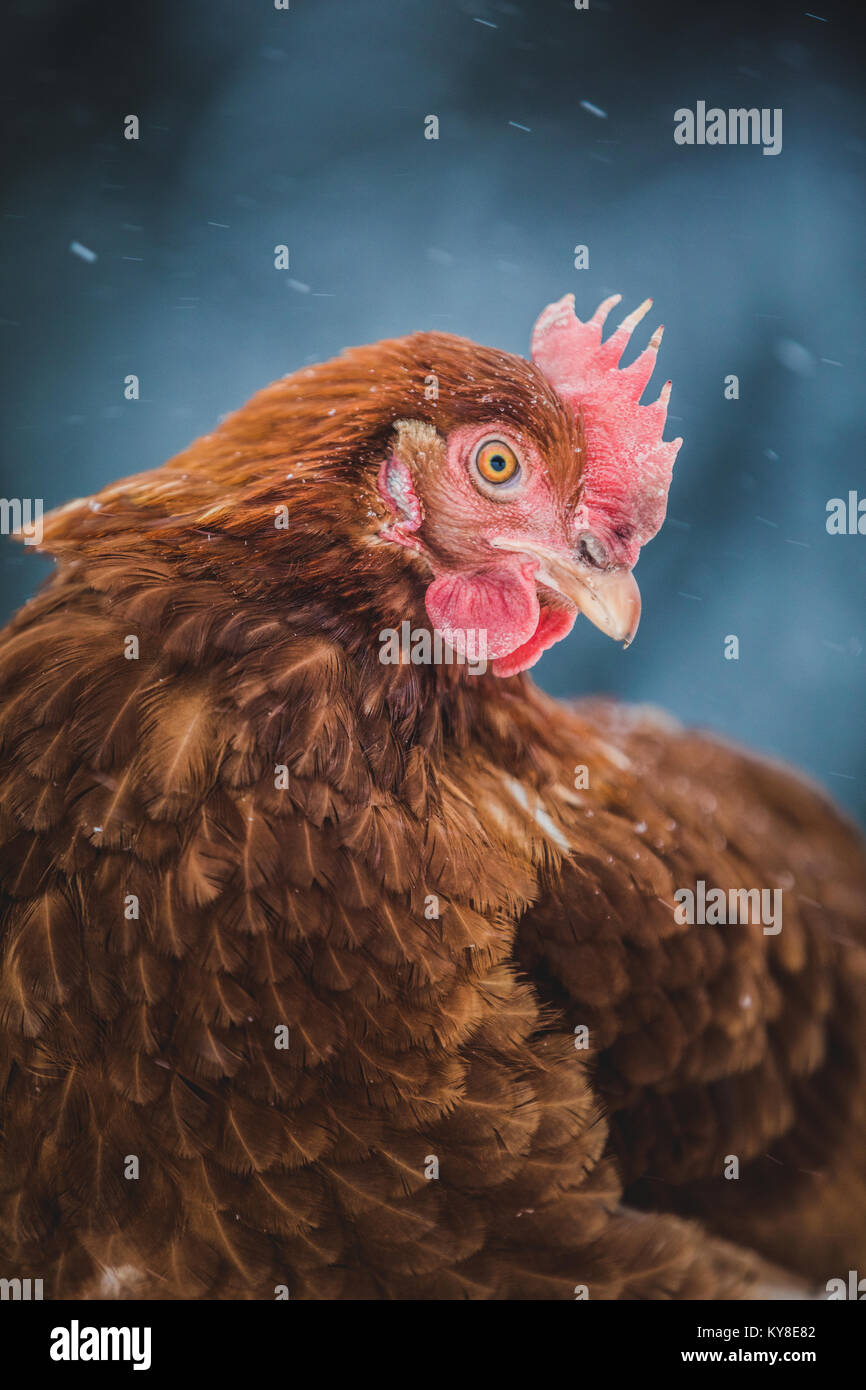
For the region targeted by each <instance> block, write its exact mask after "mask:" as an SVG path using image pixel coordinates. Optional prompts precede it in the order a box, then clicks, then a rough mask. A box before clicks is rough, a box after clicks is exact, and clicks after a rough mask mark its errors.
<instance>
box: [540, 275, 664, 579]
mask: <svg viewBox="0 0 866 1390" xmlns="http://www.w3.org/2000/svg"><path fill="white" fill-rule="evenodd" d="M621 298H622V296H621V295H618V294H615V295H612V296H611V297H610V299H606V300H605V301H604V303H603V304H600V305H599V306H598V308H597V309H596V311H595V313H594V314H593V316H592V318H591V319H590V320H589V321H588V322H587V323H581V321H580V319H579V318H578V317H577V315H576V314H575V312H574V295H573V294H567V295H566V296H565V298H564V299H560V300H559V301H558V302H557V303H556V304H550V305H549V306H548V307H547V308H546V309H545V310H544V313H543V314H542V315H541V317H540V318H539V320H538V322H537V323H536V325H535V328H534V330H533V334H532V359H533V361H534V362H535V364H536V365H537V366H538V367H540V368H541V370H542V372H544V375H545V376H546V377H547V379H548V381H549V382H550V384H551V386H553V388H554V390H556V391H557V393H558V394H559V395H560V396H562V397H563V399H564V400H566V401H568V403H569V405H571V406H572V408H573V409H574V410H575V412H577V411H579V410H581V411H582V412H583V423H584V429H585V432H586V461H585V464H584V470H583V490H582V495H581V502H582V506H583V507H584V508H585V509H586V511H587V512H588V513H589V514H592V513H596V514H597V513H599V512H601V513H603V514H604V515H605V517H606V518H607V520H608V522H609V524H610V525H611V526H613V527H614V528H619V529H621V530H627V532H628V533H630V536H631V539H630V541H629V543H628V544H627V546H626V550H627V552H628V557H627V558H628V559H629V561H630V564H632V565H633V564H634V562H635V560H636V559H637V553H638V551H639V549H640V547H641V546H642V545H644V544H645V543H646V541H648V540H650V539H651V538H652V537H653V536H654V535H655V533H656V531H658V529H659V527H660V526H661V524H662V522H663V521H664V517H665V511H666V509H667V496H668V488H669V487H670V482H671V473H672V471H673V466H674V459H675V458H676V455H677V450H678V449H679V447H680V445H681V444H682V442H683V441H682V440H681V439H673V440H665V439H662V434H663V432H664V427H665V419H666V417H667V411H668V400H669V399H670V392H671V383H670V382H669V381H667V382H665V384H664V386H663V387H662V390H661V394H660V396H659V398H658V400H656V401H653V402H652V403H651V404H650V405H640V404H639V401H640V397H641V394H642V392H643V390H644V387H645V386H646V384H647V382H648V381H649V379H650V376H651V375H652V371H653V368H654V366H655V362H656V354H657V353H658V347H659V343H660V342H661V339H662V329H661V328H657V329H656V331H655V333H654V334H653V335H652V338H651V339H650V342H649V345H648V347H646V348H644V350H643V352H642V353H641V354H640V356H639V357H637V358H636V359H635V361H634V362H632V364H631V366H629V367H625V368H623V369H622V370H620V368H619V361H620V359H621V357H622V355H623V353H624V351H625V349H626V346H627V344H628V341H629V338H630V337H631V335H632V331H633V330H634V328H635V327H636V325H637V324H638V323H640V320H641V319H642V318H643V316H644V314H645V313H646V312H647V310H648V309H649V308H650V306H651V305H652V300H651V299H647V300H645V301H644V303H643V304H641V306H640V308H639V309H635V311H634V313H631V314H629V315H628V317H627V318H625V319H623V321H622V323H621V324H620V326H619V328H617V329H616V331H615V332H614V333H612V334H611V336H610V337H609V338H608V339H607V340H606V341H605V342H602V341H601V330H602V326H603V324H604V321H605V319H606V318H607V316H608V314H609V313H610V311H611V309H612V308H613V306H614V305H615V304H618V303H619V301H620V299H621Z"/></svg>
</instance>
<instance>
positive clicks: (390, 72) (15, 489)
mask: <svg viewBox="0 0 866 1390" xmlns="http://www.w3.org/2000/svg"><path fill="white" fill-rule="evenodd" d="M816 4H817V9H818V13H817V16H810V15H808V14H807V13H805V12H804V11H803V10H802V9H800V8H797V7H796V6H795V5H786V6H781V5H779V6H776V5H773V4H763V5H761V6H760V7H758V6H756V5H754V4H752V5H744V4H740V3H737V2H736V0H735V3H731V4H716V5H714V6H711V7H706V8H703V7H699V6H697V5H694V4H664V3H662V4H646V3H639V2H638V0H635V2H634V3H617V0H609V2H608V3H603V2H602V0H590V8H589V10H588V11H577V10H575V8H574V5H573V3H572V0H542V2H541V3H528V0H524V3H508V0H436V3H435V4H433V3H430V0H402V3H395V2H394V0H391V2H390V3H388V2H386V0H329V2H328V3H327V4H325V3H314V0H291V8H290V9H289V10H288V11H279V10H276V9H275V8H274V6H273V3H272V0H257V3H241V0H235V2H234V3H229V0H186V2H185V3H168V2H167V0H162V2H160V0H150V3H137V2H135V0H133V2H132V3H124V4H118V3H116V0H110V3H109V2H108V0H98V2H96V0H92V2H91V3H79V2H78V0H56V3H40V0H17V3H15V0H11V2H10V3H9V4H7V6H6V7H5V18H4V19H3V34H4V43H3V49H4V52H3V56H2V59H0V100H2V105H0V110H2V113H3V123H4V127H5V141H4V144H5V155H4V162H5V180H4V185H3V196H2V203H0V207H2V218H0V259H2V280H0V344H2V352H3V370H2V387H0V392H2V406H3V420H4V430H3V435H4V457H3V470H2V475H0V494H2V495H3V496H7V497H11V496H36V497H43V498H44V499H45V504H46V507H48V506H53V505H55V504H57V503H60V502H62V501H65V500H67V499H68V498H70V497H74V496H80V495H82V494H87V493H89V492H91V491H93V490H95V489H97V488H99V487H100V486H101V485H102V484H104V483H105V482H107V481H108V480H109V479H113V478H116V477H120V476H123V475H124V474H127V473H134V472H137V471H140V470H142V469H146V468H150V467H152V466H155V465H157V464H158V463H160V462H161V461H162V460H163V459H165V458H166V457H168V456H169V455H171V454H173V453H175V452H177V451H178V450H179V449H180V448H182V447H183V446H184V445H185V444H186V443H187V442H188V441H189V440H190V439H192V438H193V437H194V436H196V435H198V434H200V433H202V432H204V431H207V430H208V429H209V428H211V427H212V425H213V423H214V422H215V420H216V419H217V417H218V416H219V415H220V414H222V413H225V412H227V411H229V410H231V409H233V408H235V407H236V406H238V405H239V404H241V402H242V401H243V400H244V399H245V398H246V397H247V396H249V395H250V394H251V393H252V392H253V391H254V390H255V389H257V388H258V387H259V386H262V385H264V384H265V383H267V382H268V381H270V380H272V379H273V378H274V377H276V376H279V375H282V374H284V373H286V372H289V371H292V370H293V369H294V368H296V367H298V366H300V365H302V364H304V363H307V362H311V361H315V360H318V359H320V358H325V357H329V356H331V355H333V354H334V353H336V352H337V351H339V350H340V349H341V348H343V347H345V346H348V345H351V344H354V343H359V342H368V341H371V340H373V339H376V338H380V337H385V336H389V335H394V334H400V333H405V332H409V331H412V330H415V329H429V328H439V329H446V330H448V331H451V332H455V333H460V334H464V335H466V336H468V337H471V338H474V339H476V340H478V341H480V342H484V343H491V344H494V345H496V346H498V347H502V348H506V349H509V350H512V351H515V352H521V353H525V352H526V351H527V350H528V340H529V332H530V328H531V325H532V322H533V320H534V318H535V317H536V315H537V314H538V312H539V311H540V310H541V308H542V307H543V306H544V305H545V304H547V303H548V302H549V301H550V300H552V299H554V298H558V297H559V296H561V295H562V294H564V293H566V292H567V291H569V290H571V291H574V293H575V296H576V300H577V309H578V312H579V313H580V314H581V316H582V317H586V316H587V315H588V314H589V313H590V312H591V311H592V310H593V309H594V308H595V306H596V305H597V303H598V302H599V301H600V300H601V299H602V298H603V297H604V296H606V295H608V294H610V293H612V292H614V291H619V292H621V293H622V294H623V296H624V303H623V306H622V308H623V310H625V309H628V308H631V307H633V306H634V305H635V304H637V303H638V302H640V300H642V299H643V298H645V297H646V296H647V295H651V296H652V297H653V298H654V299H655V308H654V309H653V311H652V313H651V316H650V318H649V319H648V320H647V321H646V322H645V324H644V325H643V326H642V328H641V330H638V334H637V337H638V338H639V339H640V342H639V344H638V346H642V345H643V343H644V341H645V339H646V336H647V335H648V333H649V331H650V330H651V329H652V327H654V325H655V324H656V323H657V322H659V321H664V323H665V324H666V326H667V331H666V336H665V343H664V346H663V349H662V365H661V366H660V368H659V370H658V373H657V377H656V378H654V380H653V382H652V383H651V386H650V388H649V389H650V391H652V392H653V394H655V393H656V392H657V391H658V389H659V387H660V385H661V383H662V381H663V380H664V379H665V377H666V376H668V375H670V376H671V377H672V378H673V380H674V392H673V398H672V402H671V417H670V418H671V426H670V429H669V434H671V435H673V434H682V435H683V436H684V438H685V444H684V445H683V448H682V450H681V452H680V456H679V460H678V464H677V470H676V473H675V478H674V483H673V487H672V490H671V496H670V508H669V520H668V522H667V524H666V526H665V528H664V530H663V532H662V534H661V536H660V537H659V538H658V540H656V541H655V543H654V544H653V545H651V546H650V547H649V548H648V549H647V550H646V551H645V553H644V555H643V556H642V558H641V561H640V565H639V568H638V578H639V580H640V584H641V589H642V591H643V596H644V618H643V622H642V626H641V631H640V634H639V637H638V640H637V642H636V644H635V646H634V647H633V648H631V649H630V650H629V651H628V652H627V653H624V652H623V651H621V650H620V649H619V648H617V647H616V646H615V645H614V644H612V643H610V642H608V641H607V640H606V639H604V638H603V637H601V635H600V634H598V633H597V632H596V631H595V630H594V629H593V628H591V627H590V626H589V625H588V624H586V623H582V624H579V625H578V628H577V629H576V630H575V633H574V634H573V636H572V637H571V639H570V640H569V641H567V642H566V643H563V644H561V645H560V646H558V647H556V648H555V649H554V650H553V651H552V652H550V653H548V654H547V655H546V656H545V657H544V658H543V661H542V663H541V665H540V666H538V667H537V668H536V672H535V674H536V677H537V678H538V680H539V681H540V683H541V684H542V685H544V686H546V687H547V688H548V689H549V690H551V691H553V692H555V693H556V694H559V695H568V694H577V693H583V692H596V691H601V690H604V691H612V692H616V693H617V694H618V695H620V696H623V697H625V698H628V699H632V700H643V701H651V702H654V703H657V704H660V705H664V706H666V707H667V708H669V709H670V710H672V711H674V712H675V713H676V714H678V715H679V716H681V717H682V718H683V719H685V720H688V721H691V722H698V723H701V724H706V725H710V726H713V727H715V728H716V729H719V730H722V731H725V732H726V733H728V734H729V735H731V736H734V737H736V738H737V739H740V740H742V741H745V742H748V743H749V744H751V745H752V746H754V747H756V748H759V749H762V750H765V751H766V752H769V753H772V754H777V755H781V756H783V757H785V758H786V759H789V760H791V761H794V762H796V763H799V764H800V765H801V766H803V767H804V768H806V769H807V770H809V771H810V772H811V773H813V774H814V775H815V776H817V777H818V778H819V779H820V780H821V781H822V782H824V784H825V785H826V786H828V787H829V788H830V789H831V790H832V792H833V793H834V794H835V795H836V796H837V797H839V798H840V799H841V800H843V801H844V802H846V803H847V804H848V806H849V807H851V808H852V809H853V810H854V811H855V813H856V814H858V815H860V816H861V817H864V816H866V747H864V738H863V710H864V691H866V655H864V645H866V636H864V602H863V596H864V576H866V536H835V537H833V536H829V535H828V534H827V532H826V529H825V519H826V504H827V501H828V499H829V498H831V497H836V496H843V497H846V496H847V494H848V492H849V490H850V489H858V488H859V492H860V496H861V497H862V496H866V467H864V457H866V450H864V411H863V404H862V398H863V389H862V381H863V376H864V340H863V309H864V280H866V275H864V268H863V226H864V221H863V213H864V207H863V204H864V182H863V172H864V170H863V166H864V144H863V139H862V131H863V116H864V96H863V92H862V50H861V49H860V47H859V36H858V35H857V34H856V33H855V30H854V25H855V20H854V16H855V15H856V7H855V6H853V5H852V6H851V7H850V8H847V7H843V6H842V5H841V4H839V3H834V4H829V5H827V4H823V3H820V0H816ZM698 100H704V101H706V102H707V104H708V105H709V106H712V105H718V106H721V107H723V108H728V107H732V106H757V107H770V108H775V107H781V108H782V109H783V112H784V117H783V149H782V152H781V154H779V155H778V156H776V157H768V156H764V155H762V153H761V150H760V148H757V147H732V148H725V147H721V148H711V147H704V148H700V147H694V148H683V147H678V146H677V145H675V143H674V140H673V128H674V120H673V113H674V111H675V110H676V109H677V108H678V107H681V106H689V107H692V108H694V106H695V103H696V102H697V101H698ZM584 102H585V103H589V104H590V105H591V106H592V107H594V108H595V110H590V109H588V108H587V107H586V106H582V105H581V103H584ZM130 113H134V114H136V115H138V116H139V118H140V122H141V138H140V139H139V140H138V141H137V142H132V141H127V140H125V139H124V138H123V122H124V117H125V116H126V115H128V114H130ZM598 113H603V114H598ZM430 114H435V115H437V116H438V117H439V122H440V138H439V140H438V141H432V140H425V139H424V118H425V116H427V115H430ZM73 241H75V242H79V243H81V245H83V246H84V247H86V248H88V249H89V250H90V251H92V252H94V253H95V254H96V259H95V260H85V259H82V258H81V257H80V256H78V255H75V254H73V253H71V252H70V250H69V246H70V243H71V242H73ZM278 243H286V244H287V245H288V246H289V247H290V251H291V268H290V269H289V270H288V271H285V272H278V271H276V270H275V269H274V266H273V248H274V246H275V245H277V244H278ZM577 244H586V245H588V247H589V253H590V268H589V269H587V270H575V269H574V265H573V250H574V247H575V245H577ZM642 334H643V335H644V336H641V335H642ZM128 373H135V374H137V375H138V376H139V377H140V381H141V399H140V400H139V401H137V402H127V401H125V400H124V397H123V380H124V377H125V376H126V375H127V374H128ZM729 373H736V374H737V375H738V377H739V381H740V399H739V400H738V401H726V400H725V399H724V395H723V387H724V378H725V376H726V375H727V374H729ZM653 388H655V389H654V390H653ZM0 560H2V575H3V613H2V616H3V617H4V618H5V617H6V616H8V615H9V614H10V613H11V612H13V611H14V610H15V609H16V608H17V607H18V606H19V605H20V604H21V603H22V602H23V601H24V600H25V599H26V598H27V597H28V595H29V594H31V593H32V592H33V589H34V588H35V586H36V585H37V583H38V582H39V580H40V579H41V578H42V577H43V576H44V575H45V574H46V573H47V572H48V570H49V568H50V562H49V561H47V560H44V559H41V558H38V557H35V556H34V555H33V553H32V551H25V549H24V548H23V547H21V546H19V545H15V544H13V543H12V542H10V541H8V540H6V539H3V540H2V541H0ZM728 634H736V635H737V636H738V637H739V640H740V659H739V661H726V660H725V659H724V657H723V646H724V639H725V637H726V636H727V635H728Z"/></svg>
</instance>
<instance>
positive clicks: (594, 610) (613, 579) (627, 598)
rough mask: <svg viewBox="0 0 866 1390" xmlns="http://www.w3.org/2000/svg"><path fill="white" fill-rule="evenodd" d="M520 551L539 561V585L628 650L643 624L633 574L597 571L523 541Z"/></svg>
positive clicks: (638, 595)
mask: <svg viewBox="0 0 866 1390" xmlns="http://www.w3.org/2000/svg"><path fill="white" fill-rule="evenodd" d="M492 544H494V545H496V544H497V542H496V541H493V542H492ZM512 544H513V543H512ZM499 545H502V542H499ZM514 549H517V546H514ZM520 549H521V550H522V551H525V552H527V553H528V554H530V555H532V556H533V558H536V559H538V561H539V567H538V569H537V570H536V572H535V578H536V580H537V581H538V583H539V584H545V585H546V586H547V587H548V588H549V589H555V590H556V592H557V593H559V594H562V595H563V597H564V598H567V599H568V600H569V602H571V603H573V604H574V606H575V608H578V609H579V610H580V612H581V613H583V614H584V616H585V617H587V618H589V621H590V622H591V623H593V624H594V625H595V627H597V628H599V630H600V631H601V632H603V633H604V634H605V635H606V636H607V637H612V638H613V639H614V640H615V641H616V642H622V643H623V645H624V646H626V647H628V646H629V645H630V644H631V643H632V642H633V641H634V635H635V633H636V632H637V628H638V623H639V622H640V589H639V588H638V586H637V581H636V580H635V578H634V575H633V574H632V573H631V571H630V570H622V569H619V570H601V569H595V568H593V567H592V566H590V565H582V564H580V563H579V562H578V561H576V560H572V559H571V558H570V556H568V555H563V554H562V553H561V552H560V551H558V550H554V549H552V548H549V547H547V546H541V545H535V544H533V543H531V542H524V541H521V543H520Z"/></svg>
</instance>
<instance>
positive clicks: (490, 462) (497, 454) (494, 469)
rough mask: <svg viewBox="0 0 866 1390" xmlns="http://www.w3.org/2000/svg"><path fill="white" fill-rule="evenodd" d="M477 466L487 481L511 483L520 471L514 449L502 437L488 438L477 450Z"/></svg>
mask: <svg viewBox="0 0 866 1390" xmlns="http://www.w3.org/2000/svg"><path fill="white" fill-rule="evenodd" d="M475 467H476V469H477V470H478V472H479V474H480V475H481V477H482V478H483V479H484V481H485V483H494V484H496V483H510V482H512V481H513V480H514V479H515V478H516V477H517V475H518V473H519V472H520V462H519V460H518V457H517V455H516V454H515V452H514V450H513V449H512V448H511V447H510V446H509V445H508V444H505V443H504V442H503V441H502V440H501V439H487V440H485V441H484V443H483V444H479V446H478V448H477V450H476V451H475Z"/></svg>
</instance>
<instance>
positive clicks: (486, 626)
mask: <svg viewBox="0 0 866 1390" xmlns="http://www.w3.org/2000/svg"><path fill="white" fill-rule="evenodd" d="M425 603H426V607H427V614H428V616H429V618H430V621H431V622H432V623H433V626H434V628H438V630H439V631H440V632H441V633H442V634H443V636H444V637H445V639H446V641H447V642H448V644H449V646H451V647H453V648H454V650H455V651H458V652H465V651H466V636H465V634H466V632H467V631H472V632H475V633H481V632H484V633H486V644H487V645H486V656H487V657H488V659H490V660H493V659H494V658H496V657H501V656H506V655H507V654H508V653H509V652H513V651H515V650H516V649H517V648H519V647H521V646H522V645H523V644H524V643H525V642H528V641H529V639H530V638H531V637H532V634H533V633H534V632H535V630H536V628H537V627H538V618H539V607H538V595H537V593H536V591H535V583H534V582H533V579H532V574H531V571H530V570H529V567H528V566H526V565H523V566H521V565H519V564H516V563H515V564H512V565H508V564H503V565H499V566H497V567H496V568H495V569H490V570H482V571H480V572H477V573H475V574H455V573H448V572H446V573H445V574H440V575H439V576H438V577H437V578H436V579H434V580H433V583H432V584H431V585H430V586H429V588H428V590H427V595H426V599H425ZM475 640H477V639H475ZM476 650H479V649H478V648H476ZM480 650H482V651H483V650H484V648H480Z"/></svg>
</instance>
